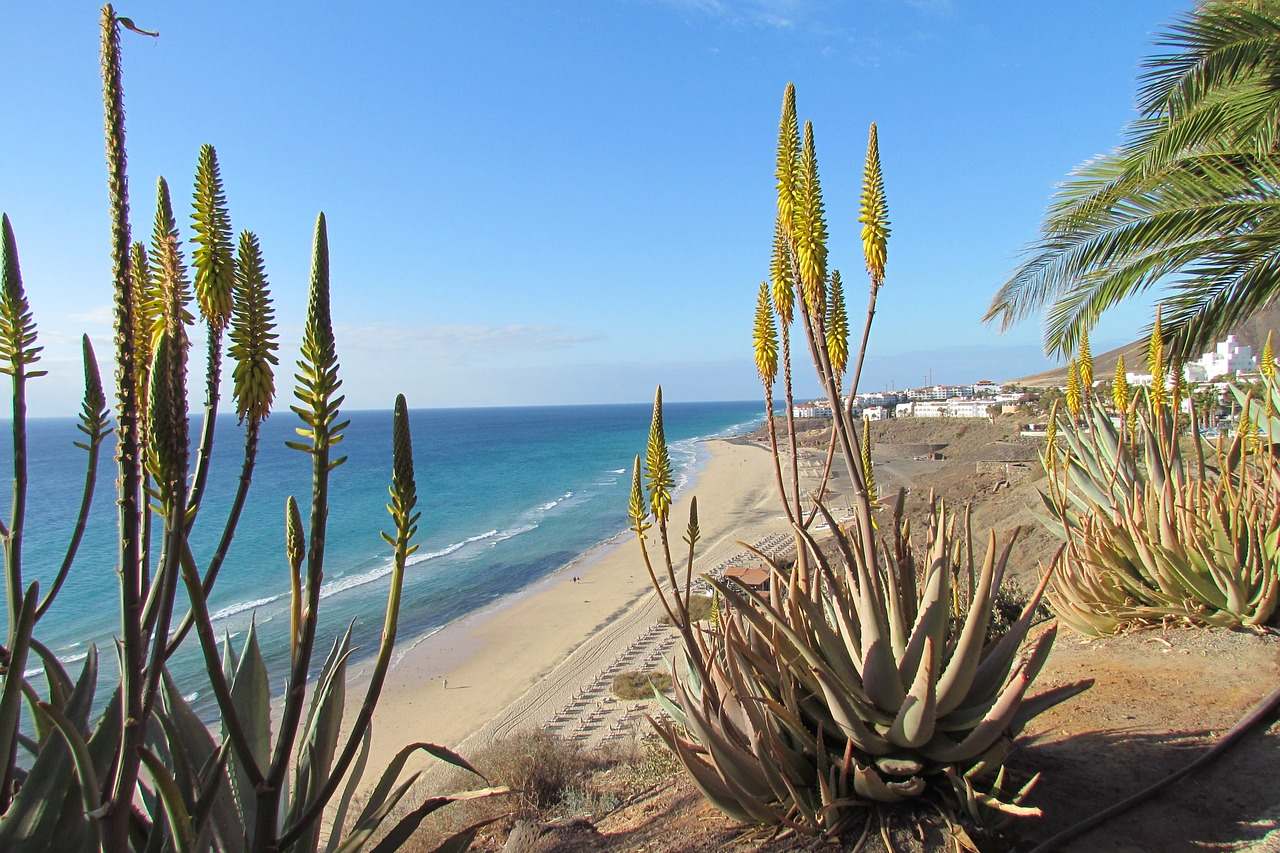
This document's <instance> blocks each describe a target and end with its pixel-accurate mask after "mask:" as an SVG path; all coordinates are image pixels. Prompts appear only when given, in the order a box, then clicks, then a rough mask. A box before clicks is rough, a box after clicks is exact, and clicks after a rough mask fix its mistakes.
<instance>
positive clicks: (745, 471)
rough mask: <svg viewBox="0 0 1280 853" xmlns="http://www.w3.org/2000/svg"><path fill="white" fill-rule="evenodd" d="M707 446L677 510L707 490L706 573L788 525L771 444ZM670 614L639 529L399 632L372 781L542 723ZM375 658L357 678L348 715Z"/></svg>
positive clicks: (811, 469)
mask: <svg viewBox="0 0 1280 853" xmlns="http://www.w3.org/2000/svg"><path fill="white" fill-rule="evenodd" d="M706 447H707V449H708V451H709V459H708V460H707V461H706V463H705V464H704V465H703V467H702V468H701V470H700V471H698V472H697V474H696V476H695V477H694V479H693V481H692V482H691V483H690V484H689V485H688V486H687V487H686V488H684V489H683V490H681V492H680V493H679V494H678V496H677V500H676V501H675V504H674V508H673V512H672V519H673V524H672V526H673V528H674V529H675V530H683V528H684V525H685V521H686V519H687V517H688V512H689V502H690V499H691V498H692V497H693V496H695V495H696V496H697V498H698V511H699V519H700V524H701V529H702V535H703V540H702V544H701V546H700V548H699V552H698V556H697V559H696V562H695V571H698V572H704V571H707V570H708V569H709V568H710V567H712V566H714V565H716V564H717V563H718V562H723V561H724V560H725V559H726V558H728V557H730V556H731V555H734V554H739V553H741V552H742V551H743V547H742V545H741V544H739V543H740V542H741V541H746V542H753V541H756V540H759V539H760V538H761V537H763V536H766V535H768V534H776V533H779V532H782V531H785V530H786V524H785V520H784V517H783V516H782V514H781V511H780V509H779V507H778V502H777V494H776V487H775V484H774V475H773V470H772V462H771V460H770V456H769V453H768V451H767V450H766V449H765V448H764V447H762V446H761V445H759V444H757V443H753V442H750V441H746V440H715V441H709V442H707V444H706ZM806 461H807V462H808V464H806V465H804V466H803V467H804V468H805V469H806V471H807V473H806V475H805V479H806V480H811V479H814V478H815V477H816V468H815V463H814V462H813V461H809V460H806ZM678 536H679V534H678V533H674V532H673V539H678ZM681 547H682V548H683V546H681ZM681 553H683V551H681ZM574 578H577V580H576V581H575V580H574ZM660 615H661V607H660V605H659V604H658V603H657V599H656V596H655V595H654V594H653V591H652V587H651V585H650V581H649V577H648V574H647V572H646V570H645V567H644V563H643V561H642V559H641V556H640V553H639V549H638V546H637V544H636V542H635V539H634V536H632V535H631V534H629V533H623V534H619V535H618V536H615V537H614V538H613V539H611V540H609V541H608V542H606V543H603V544H601V545H599V546H597V547H596V548H594V549H592V550H591V551H588V552H587V553H586V554H583V555H582V556H581V557H579V558H578V559H576V560H574V561H573V562H571V563H570V564H568V565H566V566H564V567H562V568H561V569H560V570H558V571H556V572H554V573H553V574H551V575H549V576H548V577H546V578H544V579H542V580H541V581H539V582H537V583H535V584H533V585H532V586H531V587H529V588H528V589H526V590H523V591H521V592H520V593H517V594H515V595H512V596H508V597H506V598H504V599H502V600H500V601H499V602H496V603H495V604H494V605H492V606H490V607H488V608H485V609H484V610H481V611H478V612H477V613H474V614H471V615H470V616H467V617H464V618H463V619H460V620H458V621H456V622H454V623H451V624H449V625H447V626H445V627H444V628H442V629H439V630H438V631H437V632H436V633H434V634H430V635H427V636H426V637H419V638H412V637H402V638H400V639H399V641H398V643H397V651H396V659H395V665H394V666H393V667H392V669H391V671H390V673H389V674H388V677H387V681H386V685H385V687H384V689H383V691H382V698H381V701H380V702H379V704H378V710H377V713H376V715H375V717H374V732H373V744H372V749H371V753H370V757H369V765H368V767H369V771H368V773H367V775H366V779H365V783H366V784H372V781H371V780H376V778H377V774H378V773H379V772H380V768H382V767H383V766H385V765H386V763H387V762H388V761H389V760H390V759H391V757H392V756H393V755H394V754H395V752H396V751H397V750H398V749H399V748H400V747H401V746H403V745H404V744H406V743H410V742H413V741H420V740H425V741H432V742H435V743H441V744H445V745H449V746H452V747H456V748H458V749H459V750H460V751H462V752H464V753H465V751H466V748H467V747H468V746H476V745H479V744H480V743H483V742H485V741H487V740H488V739H490V737H493V736H497V735H501V734H507V733H510V732H512V731H515V730H517V729H519V728H522V727H524V726H533V725H541V724H543V723H544V722H546V721H547V720H548V719H549V718H550V717H551V716H552V714H553V713H554V709H555V708H557V707H562V706H563V705H564V704H565V703H566V702H568V701H570V700H571V699H572V697H573V696H574V695H575V692H577V691H581V690H582V688H583V685H585V684H586V683H587V682H589V681H590V680H591V679H592V678H593V677H595V676H597V674H598V673H599V672H600V670H601V668H602V666H604V665H605V664H607V663H608V662H609V661H610V660H612V659H614V658H616V657H617V656H618V655H620V654H622V653H623V652H624V650H626V649H627V647H628V645H629V644H634V643H635V642H636V641H637V638H638V637H641V636H642V635H644V632H645V631H646V630H648V629H651V628H652V626H653V625H654V624H655V623H656V622H657V620H658V618H659V616H660ZM654 630H656V629H654ZM655 657H656V656H655ZM369 666H370V664H368V663H366V664H364V665H362V667H361V668H360V669H359V670H358V671H357V672H356V673H355V674H354V676H353V679H352V681H353V683H352V684H351V685H350V687H349V689H348V697H349V699H348V701H349V703H351V706H352V707H349V709H348V714H347V719H348V720H350V719H352V718H353V717H354V715H355V711H356V709H357V707H358V703H359V701H360V699H361V697H363V695H364V689H363V684H362V683H361V682H362V680H363V678H364V677H365V676H366V675H367V671H368V669H369ZM609 701H612V700H609Z"/></svg>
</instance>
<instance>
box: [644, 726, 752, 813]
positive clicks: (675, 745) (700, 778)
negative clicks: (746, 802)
mask: <svg viewBox="0 0 1280 853" xmlns="http://www.w3.org/2000/svg"><path fill="white" fill-rule="evenodd" d="M653 727H654V729H655V730H656V731H657V733H658V735H659V737H661V738H662V739H663V740H664V741H666V744H667V746H668V747H669V748H670V749H671V751H672V752H674V753H675V754H676V757H677V758H679V759H680V763H681V764H682V765H684V768H685V769H686V770H688V771H689V776H690V777H691V778H692V779H693V784H694V785H695V786H697V788H698V790H700V791H701V792H702V795H703V796H704V797H706V798H707V800H708V802H710V803H711V804H712V805H713V806H715V807H716V808H717V809H719V810H720V811H722V812H724V813H725V814H727V815H728V816H729V817H731V818H733V819H734V820H737V821H741V822H742V823H754V822H755V818H754V817H753V816H752V814H751V813H750V812H749V811H748V810H747V809H746V808H745V807H744V806H743V805H742V803H741V802H739V801H738V799H737V797H735V796H734V795H733V793H732V792H731V791H730V790H729V788H728V787H727V786H726V785H725V783H724V780H723V779H722V778H721V777H720V774H718V773H717V772H716V771H715V768H713V767H712V766H711V765H709V764H707V763H706V762H705V761H703V760H702V759H701V758H700V757H699V756H698V755H697V754H696V753H695V752H694V751H693V750H692V749H691V748H690V747H689V746H688V745H687V744H685V743H684V741H683V740H682V739H681V738H680V737H679V736H677V735H676V734H675V732H672V731H671V730H670V729H668V728H667V727H666V726H661V725H658V724H657V723H654V724H653Z"/></svg>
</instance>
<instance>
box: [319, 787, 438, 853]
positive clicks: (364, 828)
mask: <svg viewBox="0 0 1280 853" xmlns="http://www.w3.org/2000/svg"><path fill="white" fill-rule="evenodd" d="M420 775H421V774H420V773H412V774H410V775H409V778H408V779H405V780H404V781H403V782H401V783H400V784H399V785H397V786H396V787H395V789H394V790H392V791H390V792H389V793H387V794H384V795H383V798H382V802H381V803H379V805H378V806H377V807H376V808H366V809H365V810H364V811H362V812H361V813H360V817H359V818H357V819H356V823H355V826H353V827H352V828H351V832H350V834H348V835H347V836H346V837H345V838H343V839H342V844H340V845H339V846H338V853H356V851H361V850H364V845H365V844H366V843H367V842H368V841H369V839H370V838H372V837H373V834H374V833H375V832H377V831H378V827H379V826H381V825H382V822H383V821H384V820H386V817H387V815H389V814H391V812H392V810H393V809H394V808H395V807H396V806H397V805H399V803H400V800H401V798H403V797H404V795H405V794H406V793H407V792H408V790H409V789H410V788H411V787H413V784H414V783H415V782H417V781H418V776H420ZM334 830H335V831H338V827H334Z"/></svg>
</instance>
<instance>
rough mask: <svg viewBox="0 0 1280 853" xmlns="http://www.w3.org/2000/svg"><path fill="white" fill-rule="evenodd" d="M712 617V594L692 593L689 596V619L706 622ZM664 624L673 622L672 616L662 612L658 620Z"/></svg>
mask: <svg viewBox="0 0 1280 853" xmlns="http://www.w3.org/2000/svg"><path fill="white" fill-rule="evenodd" d="M710 618H711V596H709V595H691V596H689V619H690V620H692V621H694V622H706V621H707V620H708V619H710ZM658 621H660V622H661V623H662V624H664V625H670V624H671V617H670V616H668V615H667V614H665V613H664V614H662V617H661V618H660V619H659V620H658Z"/></svg>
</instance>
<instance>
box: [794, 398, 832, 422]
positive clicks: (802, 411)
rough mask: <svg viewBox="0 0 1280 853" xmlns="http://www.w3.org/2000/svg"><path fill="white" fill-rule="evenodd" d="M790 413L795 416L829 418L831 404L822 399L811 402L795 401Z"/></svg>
mask: <svg viewBox="0 0 1280 853" xmlns="http://www.w3.org/2000/svg"><path fill="white" fill-rule="evenodd" d="M791 415H792V417H796V418H829V417H831V404H830V403H828V402H826V401H824V400H815V401H813V402H812V403H797V404H796V405H794V406H792V407H791Z"/></svg>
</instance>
